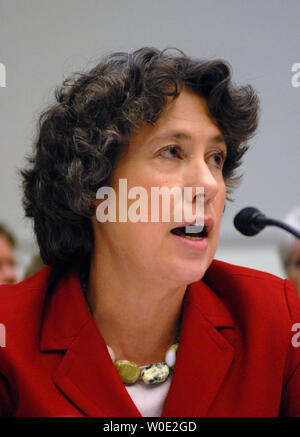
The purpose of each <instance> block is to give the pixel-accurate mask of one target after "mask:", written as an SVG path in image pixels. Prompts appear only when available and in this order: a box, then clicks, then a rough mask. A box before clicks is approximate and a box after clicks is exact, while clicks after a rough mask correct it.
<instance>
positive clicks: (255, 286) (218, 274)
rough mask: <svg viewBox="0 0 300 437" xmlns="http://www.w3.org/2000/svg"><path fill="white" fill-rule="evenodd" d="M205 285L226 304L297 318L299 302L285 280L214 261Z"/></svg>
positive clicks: (246, 309) (277, 315)
mask: <svg viewBox="0 0 300 437" xmlns="http://www.w3.org/2000/svg"><path fill="white" fill-rule="evenodd" d="M204 282H205V283H206V284H207V285H208V286H209V287H210V288H211V289H212V290H213V291H214V292H215V293H216V294H217V295H218V297H220V298H221V300H223V302H226V304H227V305H228V306H231V307H234V306H237V307H239V308H240V309H241V308H245V311H248V310H249V309H252V310H253V311H255V312H256V314H259V313H261V315H262V316H263V314H265V317H268V316H267V314H268V315H269V316H270V317H272V316H274V317H275V313H276V317H278V319H277V320H279V319H280V317H284V315H285V316H286V319H290V320H291V319H292V320H293V319H294V320H295V316H292V317H290V316H291V315H292V314H297V317H296V318H298V315H299V311H300V310H299V308H300V301H299V297H298V294H297V290H296V287H295V286H294V284H293V283H292V282H291V281H289V280H288V279H282V278H279V277H277V276H275V275H272V274H270V273H266V272H262V271H260V270H255V269H250V268H247V267H241V266H237V265H233V264H229V263H226V262H223V261H217V260H214V261H213V263H212V264H211V266H210V267H209V269H208V270H207V272H206V275H205V277H204Z"/></svg>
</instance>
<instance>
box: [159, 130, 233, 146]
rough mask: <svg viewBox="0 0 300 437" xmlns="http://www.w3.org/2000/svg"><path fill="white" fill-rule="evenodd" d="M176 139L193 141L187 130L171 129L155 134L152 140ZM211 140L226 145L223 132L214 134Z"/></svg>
mask: <svg viewBox="0 0 300 437" xmlns="http://www.w3.org/2000/svg"><path fill="white" fill-rule="evenodd" d="M174 139H175V140H186V141H191V140H192V136H191V135H190V134H188V133H186V132H183V131H177V130H171V131H167V132H165V133H163V134H161V135H157V136H154V137H153V138H152V139H151V141H150V142H151V144H152V143H153V142H156V141H161V140H174ZM209 142H211V143H224V144H225V145H226V142H225V139H224V137H223V135H221V134H217V135H213V136H212V137H211V138H209Z"/></svg>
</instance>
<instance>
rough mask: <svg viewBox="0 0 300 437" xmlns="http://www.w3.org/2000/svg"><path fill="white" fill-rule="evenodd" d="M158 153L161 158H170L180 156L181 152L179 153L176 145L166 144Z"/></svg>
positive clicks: (179, 150)
mask: <svg viewBox="0 0 300 437" xmlns="http://www.w3.org/2000/svg"><path fill="white" fill-rule="evenodd" d="M160 155H161V156H162V157H163V158H168V159H172V158H179V159H181V158H182V153H181V149H180V147H178V146H168V147H165V148H164V149H163V150H162V151H161V152H160Z"/></svg>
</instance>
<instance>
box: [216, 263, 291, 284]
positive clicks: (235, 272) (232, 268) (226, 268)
mask: <svg viewBox="0 0 300 437" xmlns="http://www.w3.org/2000/svg"><path fill="white" fill-rule="evenodd" d="M210 269H211V270H212V271H214V272H216V271H218V272H220V274H222V273H223V274H224V275H230V276H241V277H242V276H245V277H251V278H253V279H258V280H259V279H261V280H267V281H275V282H282V281H284V279H282V278H280V277H278V276H276V275H273V274H272V273H268V272H264V271H262V270H256V269H252V268H249V267H243V266H239V265H235V264H230V263H227V262H224V261H219V260H213V262H212V264H211V266H210V268H209V270H210Z"/></svg>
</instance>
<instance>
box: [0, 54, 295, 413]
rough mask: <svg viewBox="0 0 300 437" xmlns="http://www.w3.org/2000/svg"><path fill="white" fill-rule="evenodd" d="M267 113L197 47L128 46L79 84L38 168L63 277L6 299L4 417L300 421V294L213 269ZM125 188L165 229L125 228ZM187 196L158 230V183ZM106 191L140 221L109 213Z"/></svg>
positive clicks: (30, 201) (65, 96) (259, 277)
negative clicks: (228, 204) (154, 198)
mask: <svg viewBox="0 0 300 437" xmlns="http://www.w3.org/2000/svg"><path fill="white" fill-rule="evenodd" d="M257 112H258V100H257V97H256V95H255V93H254V91H253V89H252V88H251V87H250V86H247V87H242V88H237V87H234V86H233V84H232V82H231V73H230V69H229V67H228V65H227V64H226V63H225V62H223V61H220V60H214V61H201V60H195V59H190V58H188V57H187V56H185V55H184V54H182V53H181V52H178V53H177V52H176V53H172V52H171V53H170V52H169V51H162V52H161V51H159V50H156V49H152V48H143V49H140V50H137V51H135V52H134V53H132V54H127V53H116V54H113V55H111V56H108V57H107V58H105V59H104V60H102V61H101V62H100V63H99V64H98V65H97V66H96V67H95V68H94V69H93V70H91V71H90V72H89V73H87V74H82V75H78V76H75V77H73V78H71V79H70V80H68V81H66V83H65V84H64V86H63V87H62V88H61V89H60V90H59V91H58V93H57V104H56V105H55V106H53V107H51V108H50V109H49V110H48V111H47V112H46V113H44V114H43V115H42V117H41V122H40V129H39V133H38V136H37V141H36V146H35V149H34V152H33V156H32V158H31V165H30V167H29V168H28V169H27V170H24V171H23V178H24V179H23V181H24V193H25V195H24V206H25V211H26V215H27V216H28V217H32V218H33V219H34V229H35V233H36V236H37V241H38V244H39V247H40V252H41V256H42V259H43V261H44V263H45V264H49V267H46V268H45V269H43V270H42V271H41V272H39V273H38V274H36V275H34V276H33V277H31V278H29V279H27V280H26V281H24V282H22V283H21V284H19V285H17V286H13V287H12V286H11V287H6V288H2V290H1V300H2V303H3V304H2V307H1V311H0V316H1V317H0V320H1V321H2V323H3V324H4V325H5V327H6V331H7V342H6V343H7V344H6V347H5V348H2V349H0V354H1V360H0V363H1V364H0V374H1V379H0V384H1V385H0V393H1V396H0V399H1V409H2V414H3V415H11V416H141V415H143V416H161V415H162V416H173V417H175V416H277V415H299V413H300V402H299V398H300V397H299V394H300V391H299V388H300V374H299V349H297V348H296V347H294V346H293V345H292V342H291V340H292V334H293V332H292V330H291V329H292V326H293V325H294V323H295V322H297V321H300V309H299V302H298V300H297V296H296V291H295V288H294V287H293V285H292V284H291V283H290V282H288V281H283V280H281V279H278V278H276V277H274V276H271V275H268V274H265V273H261V272H257V271H254V270H250V269H245V268H241V267H236V266H232V265H229V264H226V263H222V262H218V261H213V258H214V254H215V251H216V248H217V244H218V238H219V231H220V225H221V218H222V213H223V210H224V205H225V198H226V194H227V195H228V193H230V189H231V188H232V187H233V185H234V182H235V181H236V175H235V169H236V168H237V167H238V166H239V164H240V161H241V158H242V156H243V154H244V153H245V151H246V150H247V145H246V142H247V140H248V139H249V138H250V137H251V136H252V135H253V134H254V132H255V129H256V125H257ZM124 180H125V181H126V184H127V189H128V192H129V191H130V190H131V189H133V190H135V189H136V188H137V187H142V188H144V189H145V190H146V193H148V194H149V196H148V203H147V202H146V204H147V206H148V207H149V208H148V210H147V214H146V215H147V218H148V220H141V221H135V220H128V219H127V220H123V218H124V210H125V212H126V211H127V210H128V213H129V211H130V208H131V212H132V208H133V207H134V202H133V200H135V202H136V201H137V200H136V199H134V197H133V196H129V195H128V198H126V196H125V197H124V192H123V188H122V189H121V188H119V187H120V181H123V182H124ZM175 186H176V187H179V189H180V191H181V192H184V189H185V188H187V187H190V188H191V192H192V196H191V197H190V199H188V200H187V199H184V201H183V203H178V202H177V200H175V197H174V199H173V200H172V202H171V206H172V208H171V214H170V219H169V220H166V221H164V220H162V217H161V212H159V214H160V220H159V221H155V220H151V219H150V211H151V210H152V209H153V208H154V207H153V203H152V202H151V200H150V201H149V198H150V199H151V196H150V194H151V193H152V191H151V190H152V188H153V187H158V188H163V187H164V188H167V189H172V188H173V187H175ZM101 187H110V188H111V190H113V193H114V195H115V198H114V197H113V196H112V198H113V199H115V200H116V202H115V205H116V209H117V211H116V212H117V214H116V216H117V217H118V218H120V216H121V217H123V218H122V219H119V220H116V221H114V220H108V221H105V220H103V215H104V212H105V211H104V209H105V208H104V209H103V208H102V206H103V204H104V202H106V201H107V198H105V197H101V196H98V194H97V195H96V193H99V188H101ZM198 188H199V189H202V191H201V190H200V191H199V190H198ZM203 189H204V192H203ZM133 192H134V191H133ZM199 193H200V194H199ZM126 194H127V193H126ZM125 200H126V202H127V201H128V204H127V206H126V205H125V207H124V204H125ZM199 201H202V205H204V212H203V211H202V212H201V214H202V216H201V217H196V218H195V217H194V219H193V220H191V219H189V220H188V219H186V218H184V219H182V221H181V222H178V221H177V220H175V211H177V212H178V205H179V206H180V207H182V208H184V205H185V204H187V203H189V204H190V206H192V209H193V211H195V209H196V207H197V202H199ZM191 204H192V205H191ZM106 206H107V209H109V208H110V206H111V204H110V203H107V205H106ZM156 206H157V205H156ZM158 206H160V207H162V208H163V207H164V206H166V205H165V202H164V200H163V198H161V199H160V204H159V205H158ZM144 207H145V202H144V203H140V209H143V208H144ZM101 208H102V209H101ZM154 209H155V208H154ZM160 211H161V210H160ZM106 212H107V211H106ZM139 212H141V211H139ZM154 212H157V211H156V209H155V211H154ZM98 213H99V214H98ZM136 213H137V214H138V211H136ZM113 215H114V214H113ZM128 215H129V214H128ZM198 215H200V214H199V212H198ZM199 222H204V223H203V224H204V227H203V226H200V227H197V228H195V227H191V226H193V225H195V224H196V225H197V226H198V225H199V224H200V223H199ZM195 231H197V232H195ZM294 344H295V342H294ZM176 351H177V354H176ZM175 360H176V363H175ZM124 361H125V362H124ZM150 365H151V367H150V368H149V366H150Z"/></svg>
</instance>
